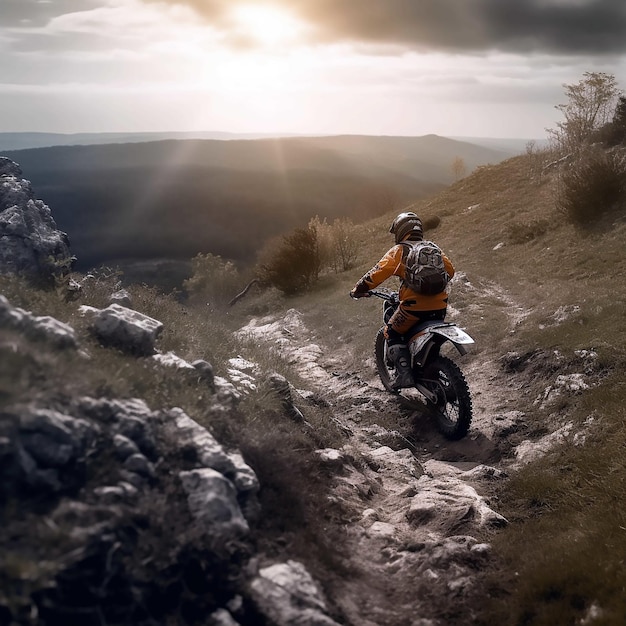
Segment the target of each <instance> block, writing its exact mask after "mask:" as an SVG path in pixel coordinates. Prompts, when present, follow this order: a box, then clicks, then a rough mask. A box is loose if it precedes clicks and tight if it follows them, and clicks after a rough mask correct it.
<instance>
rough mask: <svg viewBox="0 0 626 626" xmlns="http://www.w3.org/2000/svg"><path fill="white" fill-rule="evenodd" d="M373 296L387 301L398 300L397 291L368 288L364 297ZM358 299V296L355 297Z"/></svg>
mask: <svg viewBox="0 0 626 626" xmlns="http://www.w3.org/2000/svg"><path fill="white" fill-rule="evenodd" d="M370 296H375V297H376V298H380V299H381V300H386V301H387V302H396V303H397V302H398V292H397V291H382V290H380V289H370V291H368V292H367V294H366V295H365V297H370ZM355 300H358V298H355Z"/></svg>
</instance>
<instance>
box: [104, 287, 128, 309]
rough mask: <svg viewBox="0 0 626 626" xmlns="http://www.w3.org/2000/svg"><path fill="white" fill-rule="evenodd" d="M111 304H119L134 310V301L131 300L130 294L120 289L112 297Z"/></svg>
mask: <svg viewBox="0 0 626 626" xmlns="http://www.w3.org/2000/svg"><path fill="white" fill-rule="evenodd" d="M109 302H110V303H111V304H119V305H120V306H124V307H127V308H129V309H130V308H132V301H131V298H130V294H129V293H128V291H126V289H120V290H119V291H116V292H115V293H114V294H112V295H111V297H110V298H109Z"/></svg>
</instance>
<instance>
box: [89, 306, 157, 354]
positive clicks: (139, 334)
mask: <svg viewBox="0 0 626 626" xmlns="http://www.w3.org/2000/svg"><path fill="white" fill-rule="evenodd" d="M83 311H87V312H91V313H93V314H94V318H93V320H92V325H91V329H92V331H93V333H94V334H95V335H96V336H97V337H98V339H99V340H100V341H101V342H102V343H103V344H105V345H109V346H114V347H116V348H119V349H120V350H123V351H125V352H130V353H132V354H136V355H137V356H151V355H153V354H154V353H155V347H154V346H155V342H156V340H157V338H158V336H159V335H160V334H161V332H162V330H163V324H162V323H161V322H159V321H158V320H155V319H154V318H152V317H148V316H147V315H144V314H143V313H139V312H138V311H133V310H132V309H127V308H126V307H123V306H120V305H119V304H111V305H110V306H108V307H107V308H106V309H101V310H98V309H89V308H88V307H83Z"/></svg>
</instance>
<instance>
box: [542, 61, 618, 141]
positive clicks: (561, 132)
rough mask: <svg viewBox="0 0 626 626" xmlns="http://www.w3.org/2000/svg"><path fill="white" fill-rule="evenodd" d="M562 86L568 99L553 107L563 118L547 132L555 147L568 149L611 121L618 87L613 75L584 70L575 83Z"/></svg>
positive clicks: (586, 139)
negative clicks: (554, 127)
mask: <svg viewBox="0 0 626 626" xmlns="http://www.w3.org/2000/svg"><path fill="white" fill-rule="evenodd" d="M563 86H564V87H565V95H566V96H567V98H568V101H567V102H566V103H565V104H558V105H556V107H555V108H556V109H557V110H559V111H560V112H561V113H562V114H563V116H564V117H565V120H563V121H562V122H559V123H557V127H556V129H548V133H549V135H551V137H552V139H553V140H554V141H555V142H556V144H557V147H558V148H560V149H562V150H565V151H568V152H570V151H574V150H577V149H579V148H581V147H582V146H584V145H585V144H586V143H588V142H589V140H590V139H591V138H592V136H593V133H594V131H597V130H598V129H599V128H601V127H602V126H604V125H605V124H607V123H608V122H609V121H610V119H611V117H612V115H613V112H614V110H615V103H616V101H617V99H618V97H619V96H620V90H619V89H618V86H617V82H616V80H615V76H613V75H612V74H606V73H604V72H585V73H584V74H583V78H582V79H581V80H580V81H579V82H578V83H575V84H571V85H567V84H565V85H563Z"/></svg>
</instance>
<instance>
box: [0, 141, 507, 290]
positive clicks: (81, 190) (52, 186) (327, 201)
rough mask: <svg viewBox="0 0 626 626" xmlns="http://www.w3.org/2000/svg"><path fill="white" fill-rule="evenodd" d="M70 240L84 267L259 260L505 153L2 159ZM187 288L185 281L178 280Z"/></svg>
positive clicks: (218, 149) (163, 147) (336, 148)
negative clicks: (317, 224) (300, 231)
mask: <svg viewBox="0 0 626 626" xmlns="http://www.w3.org/2000/svg"><path fill="white" fill-rule="evenodd" d="M6 154H7V156H9V158H11V159H13V160H15V161H16V162H18V163H20V165H21V166H22V169H23V171H24V176H25V177H26V178H27V179H28V180H30V181H31V182H32V184H33V187H34V188H35V190H36V192H37V193H38V194H39V195H40V196H41V197H45V198H46V203H47V204H48V205H49V206H50V207H51V209H52V210H53V212H54V215H55V219H56V220H57V222H58V223H59V225H60V228H61V229H62V230H64V231H65V232H67V233H68V235H69V237H70V241H71V242H72V246H73V249H74V252H75V255H76V256H77V257H78V266H77V267H78V268H79V269H81V270H83V271H84V270H86V269H87V268H90V267H93V266H97V265H100V264H107V265H114V264H116V263H118V262H125V263H127V262H128V261H129V260H130V261H132V260H134V261H146V260H152V259H162V258H164V257H165V258H168V259H175V260H178V261H183V262H188V261H189V259H191V258H192V257H193V256H194V255H195V254H197V253H199V252H204V253H206V252H211V253H213V254H219V255H221V256H223V257H225V258H230V259H234V260H236V261H240V262H244V263H248V264H249V263H251V262H253V261H254V259H255V256H256V254H257V252H258V251H259V249H260V248H261V247H262V245H263V243H264V242H265V241H266V240H267V239H268V238H270V237H272V236H275V235H279V234H283V233H286V232H289V231H290V230H292V229H293V228H296V227H303V226H305V225H306V224H307V223H308V220H309V219H310V217H311V216H314V215H319V216H320V217H322V218H324V217H326V218H328V219H329V220H332V219H334V218H336V217H349V218H351V219H353V220H354V221H357V222H359V221H363V220H365V219H369V218H371V217H373V216H375V215H380V214H381V213H383V212H385V211H386V210H389V209H390V208H392V207H397V206H403V205H404V204H406V203H408V202H411V201H414V200H415V199H417V198H420V197H424V196H426V195H428V194H430V193H433V192H434V191H436V190H438V189H441V188H443V187H444V186H445V185H447V184H449V182H450V181H451V180H452V179H453V174H452V171H451V164H452V161H453V160H454V159H455V158H460V159H462V160H463V162H464V164H465V167H466V168H467V171H471V170H472V169H474V168H475V167H477V166H478V165H481V164H485V163H493V162H498V161H500V160H502V159H503V158H505V157H506V156H507V153H506V152H502V151H499V150H492V149H487V148H482V147H480V146H477V145H472V144H469V143H464V142H457V141H452V140H448V139H444V138H442V137H437V136H434V135H430V136H425V137H415V138H405V137H362V136H338V137H309V138H287V139H285V138H283V139H264V140H262V139H258V140H249V141H243V140H238V141H235V140H232V141H217V140H204V141H201V140H185V141H182V140H181V141H175V140H169V141H160V142H145V143H133V144H114V145H91V146H64V147H50V148H40V149H32V150H21V151H17V152H6ZM179 284H180V282H179Z"/></svg>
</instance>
